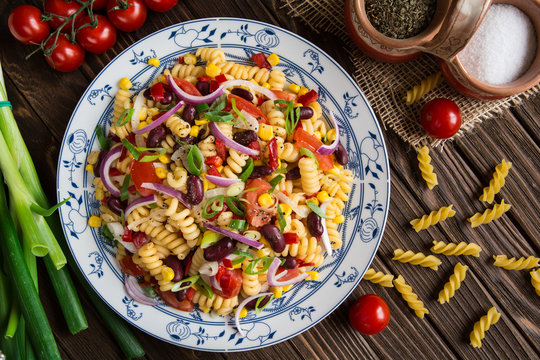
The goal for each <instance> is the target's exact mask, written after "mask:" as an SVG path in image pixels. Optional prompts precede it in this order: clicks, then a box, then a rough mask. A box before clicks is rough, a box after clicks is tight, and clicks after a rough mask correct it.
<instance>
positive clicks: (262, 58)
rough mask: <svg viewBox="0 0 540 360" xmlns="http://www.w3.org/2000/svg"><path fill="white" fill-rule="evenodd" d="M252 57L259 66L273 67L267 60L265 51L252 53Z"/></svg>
mask: <svg viewBox="0 0 540 360" xmlns="http://www.w3.org/2000/svg"><path fill="white" fill-rule="evenodd" d="M251 58H252V59H253V61H255V64H257V66H258V67H260V68H264V69H271V68H272V65H270V63H269V62H268V60H266V55H265V54H264V53H262V52H261V53H258V54H253V55H251Z"/></svg>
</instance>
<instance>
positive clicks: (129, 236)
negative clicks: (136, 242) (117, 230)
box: [122, 225, 133, 242]
mask: <svg viewBox="0 0 540 360" xmlns="http://www.w3.org/2000/svg"><path fill="white" fill-rule="evenodd" d="M132 233H133V232H132V231H131V230H130V229H128V227H127V225H126V226H125V227H124V233H123V234H122V240H123V241H125V242H133V237H132Z"/></svg>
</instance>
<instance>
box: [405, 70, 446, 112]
mask: <svg viewBox="0 0 540 360" xmlns="http://www.w3.org/2000/svg"><path fill="white" fill-rule="evenodd" d="M440 81H441V72H440V71H439V72H438V73H436V74H433V75H430V76H428V77H427V78H425V79H424V80H422V81H421V82H420V84H418V85H415V86H414V87H413V88H412V89H410V90H407V95H406V96H405V100H406V101H407V105H411V104H413V103H414V102H415V101H416V100H418V99H420V98H421V97H422V96H424V95H425V94H427V93H428V92H430V91H431V90H433V89H435V88H436V87H437V86H438V85H439V82H440Z"/></svg>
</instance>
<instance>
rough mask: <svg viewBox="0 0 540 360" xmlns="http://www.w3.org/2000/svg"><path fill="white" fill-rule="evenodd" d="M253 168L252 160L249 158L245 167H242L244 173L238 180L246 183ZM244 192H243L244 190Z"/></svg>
mask: <svg viewBox="0 0 540 360" xmlns="http://www.w3.org/2000/svg"><path fill="white" fill-rule="evenodd" d="M254 168H255V165H254V164H253V158H251V157H250V158H249V159H248V161H247V164H246V166H245V167H244V171H242V173H241V174H240V175H239V176H238V178H239V179H240V180H242V181H243V182H246V180H247V179H248V178H249V175H251V173H252V172H253V169H254ZM244 192H245V190H244Z"/></svg>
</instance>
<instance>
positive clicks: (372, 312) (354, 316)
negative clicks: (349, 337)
mask: <svg viewBox="0 0 540 360" xmlns="http://www.w3.org/2000/svg"><path fill="white" fill-rule="evenodd" d="M389 321H390V309H389V308H388V305H387V304H386V302H385V301H384V300H383V299H382V298H381V297H380V296H377V295H375V294H367V295H364V296H361V297H360V298H359V299H358V300H356V302H355V303H354V304H353V305H352V307H351V308H350V310H349V322H350V323H351V325H352V326H353V327H354V328H355V329H356V330H357V331H358V332H360V333H362V334H364V335H374V334H377V333H379V332H381V331H382V330H383V329H384V328H385V327H386V325H388V322H389Z"/></svg>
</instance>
